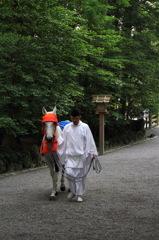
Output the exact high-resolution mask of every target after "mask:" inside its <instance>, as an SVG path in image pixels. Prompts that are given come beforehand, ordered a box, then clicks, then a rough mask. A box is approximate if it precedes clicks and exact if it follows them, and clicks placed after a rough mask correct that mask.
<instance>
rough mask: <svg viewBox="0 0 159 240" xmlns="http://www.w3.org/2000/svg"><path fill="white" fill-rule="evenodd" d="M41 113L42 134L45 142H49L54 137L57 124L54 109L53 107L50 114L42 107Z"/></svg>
mask: <svg viewBox="0 0 159 240" xmlns="http://www.w3.org/2000/svg"><path fill="white" fill-rule="evenodd" d="M42 113H43V117H42V124H43V134H44V135H45V138H46V140H47V141H48V142H51V141H52V139H53V137H54V133H55V128H56V126H57V122H58V121H57V116H56V107H54V109H53V111H51V112H47V111H46V109H45V108H44V107H43V108H42Z"/></svg>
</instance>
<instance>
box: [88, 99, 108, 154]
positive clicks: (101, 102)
mask: <svg viewBox="0 0 159 240" xmlns="http://www.w3.org/2000/svg"><path fill="white" fill-rule="evenodd" d="M111 96H112V95H92V97H93V100H92V102H95V103H96V107H97V109H96V114H99V155H103V154H104V114H106V113H107V114H108V111H107V103H109V102H110V98H111Z"/></svg>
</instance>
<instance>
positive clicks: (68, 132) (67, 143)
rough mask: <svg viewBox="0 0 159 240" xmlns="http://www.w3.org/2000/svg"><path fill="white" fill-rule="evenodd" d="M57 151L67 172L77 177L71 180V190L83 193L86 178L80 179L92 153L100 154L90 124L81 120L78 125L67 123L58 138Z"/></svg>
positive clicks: (84, 172) (78, 193) (76, 193)
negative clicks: (75, 179)
mask: <svg viewBox="0 0 159 240" xmlns="http://www.w3.org/2000/svg"><path fill="white" fill-rule="evenodd" d="M57 153H58V155H59V158H60V160H61V163H62V164H65V169H66V173H67V174H69V175H71V176H72V177H74V178H77V181H69V186H70V189H71V192H72V193H74V194H75V195H83V193H84V192H85V178H84V179H83V180H82V181H79V177H82V176H84V175H85V174H86V165H87V163H88V161H90V160H91V158H92V155H93V154H95V155H98V153H97V149H96V145H95V142H94V139H93V136H92V133H91V131H90V128H89V126H88V125H87V124H86V123H83V122H82V121H79V123H78V125H74V124H73V123H69V124H67V125H66V126H65V127H64V131H63V134H62V135H61V137H59V139H58V151H57Z"/></svg>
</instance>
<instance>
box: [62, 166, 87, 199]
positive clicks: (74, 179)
mask: <svg viewBox="0 0 159 240" xmlns="http://www.w3.org/2000/svg"><path fill="white" fill-rule="evenodd" d="M86 171H87V169H86V164H84V167H83V168H68V167H67V168H66V173H67V177H68V184H69V188H70V190H71V192H72V193H73V194H75V195H77V196H82V195H83V194H84V193H85V186H86V176H85V175H86ZM83 176H85V177H83Z"/></svg>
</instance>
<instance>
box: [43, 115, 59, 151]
mask: <svg viewBox="0 0 159 240" xmlns="http://www.w3.org/2000/svg"><path fill="white" fill-rule="evenodd" d="M45 122H54V123H55V131H54V133H53V137H52V148H51V149H50V151H53V152H55V151H57V138H56V126H58V121H57V116H56V114H53V113H47V114H45V115H44V116H43V117H42V134H43V135H44V138H43V141H42V143H41V147H40V153H41V154H43V153H48V151H49V150H48V141H47V139H46V131H45V127H44V123H45Z"/></svg>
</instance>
